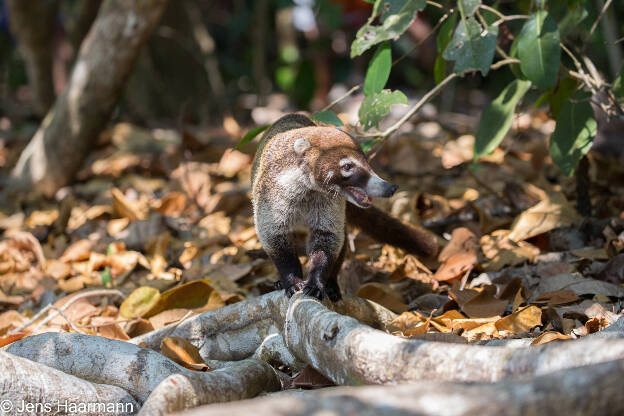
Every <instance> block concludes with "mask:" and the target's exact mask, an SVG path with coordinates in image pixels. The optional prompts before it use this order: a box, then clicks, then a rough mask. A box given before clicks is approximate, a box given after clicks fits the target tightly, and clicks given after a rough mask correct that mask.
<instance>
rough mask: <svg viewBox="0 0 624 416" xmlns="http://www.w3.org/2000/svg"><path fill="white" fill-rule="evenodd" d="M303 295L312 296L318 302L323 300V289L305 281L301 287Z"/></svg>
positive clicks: (314, 283)
mask: <svg viewBox="0 0 624 416" xmlns="http://www.w3.org/2000/svg"><path fill="white" fill-rule="evenodd" d="M303 294H304V295H306V296H312V297H313V298H317V299H318V300H323V298H324V297H325V288H324V287H323V286H322V285H320V284H319V283H318V282H313V281H306V282H305V285H304V286H303Z"/></svg>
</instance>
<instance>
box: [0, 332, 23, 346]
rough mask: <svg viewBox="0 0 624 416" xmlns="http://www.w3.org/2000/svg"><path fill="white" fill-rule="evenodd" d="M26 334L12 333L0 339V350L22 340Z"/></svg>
mask: <svg viewBox="0 0 624 416" xmlns="http://www.w3.org/2000/svg"><path fill="white" fill-rule="evenodd" d="M28 334H29V332H27V331H19V332H14V333H12V334H10V335H4V336H2V337H0V348H2V347H4V346H5V345H9V344H11V343H13V342H15V341H19V340H20V339H22V338H24V337H25V336H26V335H28Z"/></svg>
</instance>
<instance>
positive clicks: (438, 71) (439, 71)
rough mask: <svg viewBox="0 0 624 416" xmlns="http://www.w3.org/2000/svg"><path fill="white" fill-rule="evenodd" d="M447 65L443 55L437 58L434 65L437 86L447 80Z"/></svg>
mask: <svg viewBox="0 0 624 416" xmlns="http://www.w3.org/2000/svg"><path fill="white" fill-rule="evenodd" d="M446 64H447V62H446V60H445V59H444V58H442V55H438V56H436V59H435V62H434V63H433V79H434V80H435V83H436V85H437V84H439V83H441V82H442V80H443V79H444V78H446Z"/></svg>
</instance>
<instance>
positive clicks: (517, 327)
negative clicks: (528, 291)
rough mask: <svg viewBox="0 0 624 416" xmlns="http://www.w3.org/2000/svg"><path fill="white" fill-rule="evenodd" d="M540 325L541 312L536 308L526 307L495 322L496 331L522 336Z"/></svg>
mask: <svg viewBox="0 0 624 416" xmlns="http://www.w3.org/2000/svg"><path fill="white" fill-rule="evenodd" d="M541 324H542V310H541V309H540V308H538V307H537V306H533V305H531V306H527V307H526V308H523V309H520V310H519V311H518V312H515V313H512V314H511V315H509V316H506V317H504V318H501V319H499V320H498V321H496V323H495V325H496V329H498V330H499V331H507V332H510V333H512V334H522V333H524V332H528V331H530V330H531V328H533V327H536V326H538V325H541Z"/></svg>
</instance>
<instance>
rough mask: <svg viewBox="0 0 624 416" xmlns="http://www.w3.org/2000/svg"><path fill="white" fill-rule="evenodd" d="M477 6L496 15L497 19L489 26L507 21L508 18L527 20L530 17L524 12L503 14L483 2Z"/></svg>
mask: <svg viewBox="0 0 624 416" xmlns="http://www.w3.org/2000/svg"><path fill="white" fill-rule="evenodd" d="M479 8H480V9H483V10H487V11H488V12H490V13H493V14H495V15H496V16H497V17H498V20H497V21H495V22H494V23H492V24H491V25H490V26H498V25H500V24H501V23H503V22H507V21H509V20H528V19H530V18H531V16H529V15H526V14H510V15H509V16H505V15H504V14H502V13H501V12H499V11H498V10H496V9H495V8H493V7H490V6H487V5H485V4H480V5H479Z"/></svg>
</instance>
